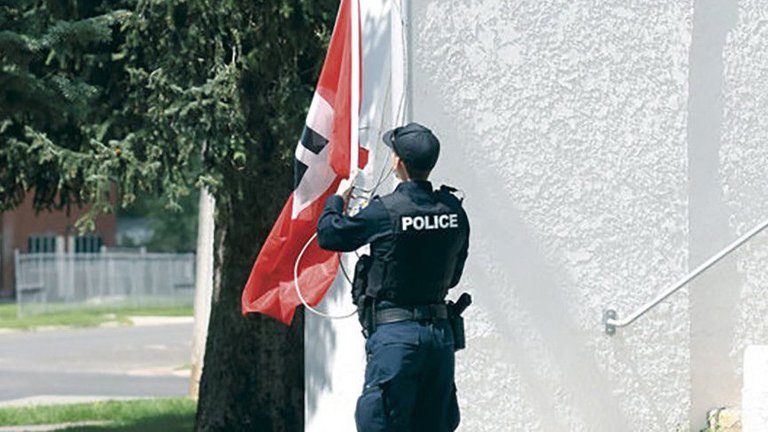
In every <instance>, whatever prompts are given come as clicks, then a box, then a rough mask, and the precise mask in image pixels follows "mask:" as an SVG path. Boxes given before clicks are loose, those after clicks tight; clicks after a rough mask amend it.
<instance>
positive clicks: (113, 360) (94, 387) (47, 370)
mask: <svg viewBox="0 0 768 432" xmlns="http://www.w3.org/2000/svg"><path fill="white" fill-rule="evenodd" d="M182 321H185V322H176V323H172V324H167V323H165V322H163V321H155V322H149V323H145V324H146V325H140V326H136V327H115V328H93V329H69V330H51V331H44V332H18V333H8V334H0V383H2V385H0V406H8V405H20V404H26V403H35V402H46V401H52V402H56V401H66V400H67V398H69V399H72V397H80V396H83V397H89V398H93V397H97V398H102V397H106V398H113V397H152V396H183V395H186V394H187V392H188V387H189V378H188V374H189V372H188V370H187V369H186V368H185V366H187V367H188V365H189V363H190V349H191V339H192V324H191V322H189V320H182ZM62 396H63V397H64V398H62Z"/></svg>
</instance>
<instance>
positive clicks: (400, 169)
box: [392, 152, 409, 181]
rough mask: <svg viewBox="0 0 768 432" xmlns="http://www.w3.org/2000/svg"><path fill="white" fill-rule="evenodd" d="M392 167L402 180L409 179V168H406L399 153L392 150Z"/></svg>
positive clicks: (396, 175)
mask: <svg viewBox="0 0 768 432" xmlns="http://www.w3.org/2000/svg"><path fill="white" fill-rule="evenodd" d="M392 169H393V170H394V171H395V177H397V178H398V179H400V180H403V181H406V180H408V179H409V177H408V170H407V169H406V168H405V162H403V160H402V159H400V156H398V155H397V153H395V152H392Z"/></svg>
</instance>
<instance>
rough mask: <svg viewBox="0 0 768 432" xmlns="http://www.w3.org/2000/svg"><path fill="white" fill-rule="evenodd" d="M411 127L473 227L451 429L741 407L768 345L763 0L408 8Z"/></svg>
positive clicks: (660, 427)
mask: <svg viewBox="0 0 768 432" xmlns="http://www.w3.org/2000/svg"><path fill="white" fill-rule="evenodd" d="M410 42H411V56H410V66H411V69H410V74H411V83H410V95H411V97H412V116H413V118H414V119H416V120H418V121H421V122H424V123H426V124H428V125H430V126H432V127H433V128H434V129H435V130H436V131H437V132H438V134H439V136H440V137H441V139H442V141H443V145H444V147H443V155H442V156H441V158H442V159H441V162H440V164H439V168H438V171H437V172H436V176H437V178H438V179H440V180H443V181H445V182H448V183H455V184H456V185H457V186H459V187H461V188H462V189H464V191H465V193H466V195H467V199H466V203H467V207H468V209H469V211H470V217H471V219H472V222H473V227H474V231H473V234H472V246H471V258H470V260H471V261H470V264H469V266H468V269H467V273H466V276H465V278H464V282H463V284H462V285H461V288H462V289H464V290H468V291H471V292H472V293H474V294H475V298H476V306H475V307H473V308H471V309H470V310H469V311H468V314H469V320H468V322H469V323H470V324H469V325H470V327H469V329H468V332H469V334H470V337H471V340H470V341H469V344H468V345H469V347H470V349H468V350H467V351H465V352H462V353H461V354H460V355H459V356H458V378H457V381H458V387H459V392H460V395H461V401H462V408H463V414H464V421H463V423H462V430H466V431H485V430H488V431H497V430H512V431H634V430H644V431H645V430H647V431H671V430H675V428H678V427H679V428H680V430H689V429H690V430H698V429H699V428H701V427H703V424H704V418H705V417H704V413H705V411H706V410H708V409H711V408H715V407H718V406H738V405H739V404H740V399H739V393H740V392H739V390H740V387H741V361H742V360H741V358H742V355H743V352H744V348H745V347H746V346H748V345H750V344H755V343H763V344H764V343H766V342H767V341H768V322H766V319H765V317H766V316H768V295H767V294H768V291H767V290H768V288H767V287H768V270H766V267H767V266H766V262H767V261H768V235H762V236H760V237H758V238H756V239H755V240H753V241H752V242H750V243H749V244H748V245H747V246H746V247H745V248H744V249H742V250H740V251H739V252H737V253H736V254H735V255H734V257H733V258H731V259H728V260H726V261H724V262H723V263H721V264H719V265H718V266H717V267H715V268H714V269H713V270H712V271H711V272H709V273H708V274H707V275H706V276H705V277H703V278H701V279H700V280H698V281H697V282H696V283H695V284H693V285H691V287H690V288H686V289H684V290H683V291H681V292H680V293H678V294H677V295H675V296H674V297H672V298H670V299H669V300H668V301H667V302H665V303H663V304H662V305H660V306H659V307H658V308H657V309H655V310H654V311H652V312H651V313H649V314H648V315H646V316H644V317H643V318H641V319H640V320H639V321H637V322H636V323H635V324H634V325H633V326H631V327H629V328H627V329H625V330H620V331H619V333H618V335H617V336H614V337H613V338H608V337H606V336H605V335H604V334H602V326H601V325H600V316H601V313H602V311H603V309H604V308H606V307H612V308H615V309H617V310H618V311H619V314H620V315H623V316H626V315H627V314H629V313H630V312H632V311H633V310H634V309H635V308H636V307H637V306H639V305H641V304H643V303H645V302H646V301H648V300H650V299H651V298H652V297H653V296H654V295H655V294H656V293H658V292H659V291H660V290H661V289H663V288H665V287H666V286H668V285H669V284H670V283H672V282H675V281H676V280H677V279H678V278H679V277H681V276H682V275H684V274H685V273H686V272H687V271H688V269H690V268H693V267H695V266H697V265H698V264H700V263H701V262H702V261H703V260H704V259H706V258H708V257H709V256H710V255H711V254H713V253H715V252H717V251H718V250H719V249H720V248H722V247H723V246H725V245H726V244H727V243H728V242H730V241H731V240H733V239H735V238H736V236H738V235H740V234H742V233H744V232H745V231H746V230H748V229H749V228H751V227H752V226H754V225H755V224H757V223H758V222H760V221H762V220H763V219H764V218H766V217H768V195H767V194H766V193H765V191H766V190H767V189H768V174H766V172H767V170H766V164H767V163H768V68H767V67H766V66H765V65H766V64H768V49H766V48H767V47H768V3H766V2H764V1H759V0H740V1H733V2H730V1H729V2H723V1H719V0H695V1H694V0H685V1H682V0H678V1H672V2H670V1H661V0H654V1H646V2H626V1H623V0H622V1H619V0H615V1H603V2H593V1H585V0H579V1H564V0H560V1H536V2H533V1H523V2H520V1H512V0H483V1H480V0H476V1H469V0H439V1H438V0H432V1H413V2H411V10H410Z"/></svg>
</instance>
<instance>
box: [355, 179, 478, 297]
mask: <svg viewBox="0 0 768 432" xmlns="http://www.w3.org/2000/svg"><path fill="white" fill-rule="evenodd" d="M449 190H451V189H450V188H447V187H442V188H441V189H440V190H438V191H434V192H432V196H433V199H432V200H430V201H431V202H428V203H420V204H417V203H415V202H414V201H413V200H412V199H411V198H409V196H408V195H406V194H404V193H393V194H390V195H386V196H384V197H381V198H380V199H381V202H382V204H384V208H386V210H387V212H388V213H389V217H390V220H391V223H392V227H393V239H392V240H393V241H392V243H393V247H392V248H390V249H389V250H388V251H386V252H385V253H384V254H383V256H375V257H373V260H372V262H371V268H370V271H369V273H368V286H367V289H366V295H367V296H369V297H371V298H374V299H378V300H390V301H392V302H394V303H397V304H399V305H418V304H429V303H439V302H442V301H443V299H444V298H445V295H446V294H447V292H448V288H449V286H450V283H451V280H452V279H453V275H454V272H455V270H456V265H457V261H458V259H459V255H460V251H461V248H462V247H463V246H464V242H465V241H466V238H467V235H468V230H469V226H468V222H467V219H466V215H465V214H464V212H463V210H462V209H461V201H459V200H458V199H457V198H456V197H455V196H453V194H451V193H450V192H449Z"/></svg>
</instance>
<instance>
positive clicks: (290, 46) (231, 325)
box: [0, 0, 338, 431]
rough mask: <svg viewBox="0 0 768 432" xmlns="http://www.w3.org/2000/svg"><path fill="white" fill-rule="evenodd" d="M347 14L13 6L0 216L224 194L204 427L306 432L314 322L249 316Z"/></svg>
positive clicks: (0, 155)
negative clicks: (30, 196) (252, 290)
mask: <svg viewBox="0 0 768 432" xmlns="http://www.w3.org/2000/svg"><path fill="white" fill-rule="evenodd" d="M85 3H87V5H85ZM337 5H338V3H337V2H336V1H333V0H272V1H247V2H243V1H240V0H166V1H150V0H133V1H128V0H126V1H125V2H106V1H104V2H99V1H94V2H82V1H76V0H59V1H54V0H50V1H36V2H29V1H12V0H0V28H2V29H3V31H2V32H0V56H1V58H2V72H1V73H0V84H1V85H2V86H1V87H0V88H2V97H1V98H2V99H0V140H2V141H0V144H2V146H1V147H0V205H1V206H2V207H0V209H8V208H12V207H13V206H15V205H18V203H19V202H21V200H22V199H23V197H24V194H25V193H26V192H27V191H29V190H32V189H34V190H35V205H36V206H37V207H38V208H46V207H48V208H50V207H66V206H68V205H70V204H74V203H81V202H84V203H93V204H95V206H94V212H98V211H107V210H110V205H109V197H108V192H109V190H110V188H111V185H112V184H116V185H117V186H118V188H119V192H120V202H121V204H123V205H126V204H129V203H131V202H132V201H133V200H134V199H135V197H136V195H137V194H140V193H155V194H159V195H161V196H163V197H164V198H165V199H166V201H167V203H168V204H169V206H171V207H178V203H179V200H180V199H181V198H182V197H184V196H185V195H187V194H188V193H189V191H190V190H191V189H193V188H197V187H199V186H201V185H206V186H208V187H209V188H210V189H211V191H212V192H213V194H214V195H215V197H216V200H217V201H216V202H217V208H216V224H217V227H216V276H215V281H214V298H213V307H212V315H211V322H210V328H209V332H208V335H209V336H208V341H207V349H206V358H205V370H204V371H203V377H202V383H201V389H200V402H199V406H198V415H197V429H198V430H202V431H251V430H264V431H297V430H302V429H303V427H304V423H303V422H304V418H303V416H304V405H303V402H304V376H303V372H304V351H303V333H304V331H303V314H302V313H301V312H299V313H297V315H296V318H295V319H294V325H293V326H292V327H290V328H287V327H285V326H284V325H282V324H280V323H278V322H276V321H274V320H272V319H270V318H266V317H264V316H259V315H250V316H247V317H243V316H242V315H241V314H240V295H241V292H242V288H243V286H244V284H245V281H246V279H247V277H248V274H249V271H250V268H251V266H252V264H253V262H254V259H255V257H256V255H257V253H258V250H259V248H260V247H261V244H262V242H263V241H264V239H265V238H266V236H267V234H268V232H269V230H270V229H271V226H272V223H273V222H274V220H275V218H276V216H277V214H278V213H279V211H280V209H281V207H282V205H283V203H284V202H285V199H286V198H287V197H288V194H289V193H290V189H291V184H292V181H291V165H292V160H293V149H294V147H295V143H296V142H297V141H298V138H299V134H300V132H301V127H302V123H303V121H304V117H305V115H306V110H307V108H308V105H309V102H310V100H311V97H312V92H313V90H314V85H315V81H316V79H317V76H318V74H319V71H320V67H321V66H322V64H321V63H322V60H323V57H324V53H325V48H326V46H327V41H328V38H329V37H330V33H331V30H332V28H331V27H332V24H333V21H334V17H335V13H336V8H337ZM91 216H92V215H91ZM89 220H90V217H87V218H85V219H84V221H85V222H88V221H89ZM86 226H87V224H86Z"/></svg>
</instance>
